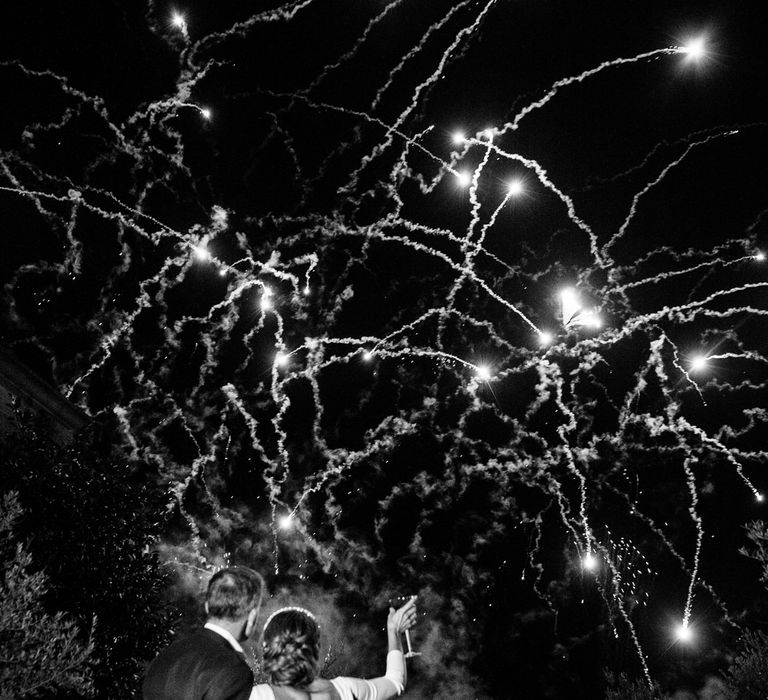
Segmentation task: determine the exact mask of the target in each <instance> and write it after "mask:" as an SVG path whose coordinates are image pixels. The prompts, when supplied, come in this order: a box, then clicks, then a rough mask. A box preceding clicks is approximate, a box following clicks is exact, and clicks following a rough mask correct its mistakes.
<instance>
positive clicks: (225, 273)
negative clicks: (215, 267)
mask: <svg viewBox="0 0 768 700" xmlns="http://www.w3.org/2000/svg"><path fill="white" fill-rule="evenodd" d="M226 276H227V271H226V270H219V277H226Z"/></svg>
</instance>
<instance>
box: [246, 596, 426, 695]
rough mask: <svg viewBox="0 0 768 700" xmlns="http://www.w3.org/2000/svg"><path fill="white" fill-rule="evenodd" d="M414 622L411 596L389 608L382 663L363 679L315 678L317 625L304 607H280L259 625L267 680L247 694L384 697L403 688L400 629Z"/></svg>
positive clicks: (404, 674)
mask: <svg viewBox="0 0 768 700" xmlns="http://www.w3.org/2000/svg"><path fill="white" fill-rule="evenodd" d="M415 622H416V599H415V597H413V598H411V599H410V600H409V601H408V602H407V603H406V604H405V605H403V607H401V608H398V609H397V610H395V609H394V608H390V609H389V617H388V618H387V639H388V641H389V651H388V653H387V669H386V672H385V673H384V675H383V676H380V677H379V678H372V679H370V680H365V679H362V678H347V677H338V678H333V679H331V680H326V679H324V678H319V677H318V675H317V673H318V665H319V660H320V628H319V626H318V624H317V620H316V619H315V616H314V615H313V614H312V613H311V612H309V610H304V608H293V607H291V608H281V609H280V610H278V611H277V612H274V613H272V615H270V617H269V619H268V620H267V623H266V624H265V625H264V634H263V637H262V644H263V651H264V671H265V672H266V674H267V677H268V678H269V683H262V684H260V685H257V686H256V687H254V689H253V691H252V692H251V697H250V700H387V699H388V698H393V697H395V696H397V695H400V693H402V692H403V690H404V689H405V681H406V671H405V658H404V657H403V647H402V642H401V639H400V638H401V635H402V634H403V632H405V631H406V630H408V629H410V628H411V627H413V625H414V624H415Z"/></svg>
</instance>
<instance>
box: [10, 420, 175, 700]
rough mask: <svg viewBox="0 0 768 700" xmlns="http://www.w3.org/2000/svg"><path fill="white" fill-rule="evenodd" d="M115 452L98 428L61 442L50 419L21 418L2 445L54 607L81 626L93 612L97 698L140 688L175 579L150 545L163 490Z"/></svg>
mask: <svg viewBox="0 0 768 700" xmlns="http://www.w3.org/2000/svg"><path fill="white" fill-rule="evenodd" d="M118 457H119V456H118V455H115V454H111V448H110V445H109V442H108V440H107V439H106V434H103V435H102V434H100V431H99V428H98V427H96V426H92V427H90V428H89V429H88V430H87V431H86V432H84V433H83V434H80V435H78V436H76V437H75V439H74V440H73V442H72V443H71V444H70V445H68V446H65V447H60V446H58V445H56V444H54V443H53V442H52V441H51V440H50V439H49V437H48V435H47V432H46V430H45V427H44V426H42V425H39V424H35V423H33V422H31V421H29V420H27V419H24V418H22V417H20V416H17V425H16V426H15V430H14V431H13V432H12V433H11V434H10V435H8V436H7V437H6V438H5V439H4V440H3V443H2V445H0V489H2V490H3V491H9V490H11V489H13V490H16V491H18V493H19V499H20V502H21V505H22V507H23V509H24V513H25V515H24V518H23V519H22V520H21V521H20V522H19V535H20V536H21V537H24V538H25V539H27V540H28V541H29V542H30V545H29V548H30V554H31V557H32V560H33V561H34V562H35V565H36V567H38V568H42V569H44V570H45V571H46V573H47V575H48V577H49V582H50V587H49V591H48V593H47V595H46V607H47V609H48V610H50V611H60V612H62V613H65V614H67V615H68V616H69V617H71V618H72V619H74V620H75V621H77V623H79V626H80V628H81V629H88V628H90V626H91V621H92V619H93V618H94V617H95V618H96V621H97V622H96V625H95V628H94V630H93V653H92V655H91V661H92V674H93V685H94V688H95V690H96V693H97V695H98V696H99V697H121V698H125V697H132V696H134V695H135V693H136V692H137V689H138V688H140V686H141V676H142V673H143V669H144V664H145V662H146V661H147V660H150V659H152V658H153V656H154V655H155V654H156V653H157V651H158V650H159V649H160V648H161V647H162V646H164V645H165V644H166V643H167V641H168V639H169V635H170V632H171V629H172V626H173V624H172V623H173V618H174V613H173V611H172V610H171V609H170V608H169V606H168V605H167V604H166V603H165V602H164V598H163V595H164V591H165V590H166V589H167V586H168V577H167V574H166V573H165V571H164V570H163V569H162V567H161V565H160V563H159V561H158V557H157V555H156V553H155V552H154V550H153V547H152V544H153V541H154V539H155V538H156V537H157V535H158V533H159V531H160V527H161V519H162V513H163V504H162V502H161V500H160V498H161V496H162V494H159V493H158V492H157V491H158V489H157V488H156V487H154V488H153V487H150V486H149V485H147V484H145V483H143V481H144V480H143V479H142V478H141V477H140V476H139V474H138V472H137V468H136V465H134V466H131V465H129V464H126V462H125V460H124V459H123V460H121V461H118ZM86 690H87V687H86V686H85V685H84V686H83V688H82V689H81V695H82V694H85V692H86ZM57 697H63V696H61V695H58V696H57ZM75 697H77V695H76V696H75Z"/></svg>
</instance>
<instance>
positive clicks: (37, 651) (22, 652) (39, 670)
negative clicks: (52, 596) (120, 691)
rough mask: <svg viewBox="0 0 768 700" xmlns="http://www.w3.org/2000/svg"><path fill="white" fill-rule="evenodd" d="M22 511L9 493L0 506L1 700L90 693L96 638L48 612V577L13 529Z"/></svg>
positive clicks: (57, 615)
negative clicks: (35, 565)
mask: <svg viewBox="0 0 768 700" xmlns="http://www.w3.org/2000/svg"><path fill="white" fill-rule="evenodd" d="M21 514H22V510H21V506H20V505H19V501H18V495H17V494H16V493H14V492H10V493H7V494H5V495H4V496H3V499H2V508H0V562H2V569H3V572H4V574H3V578H2V580H0V600H2V605H0V700H15V699H18V698H32V697H39V696H40V695H41V694H42V693H45V692H59V691H62V690H69V689H75V690H77V692H78V693H80V694H81V695H89V694H91V691H92V689H93V682H92V679H91V668H90V667H91V661H92V654H93V642H92V639H91V640H86V641H83V640H82V638H81V636H82V635H81V634H80V630H79V629H78V625H77V624H76V623H75V621H74V620H73V619H72V618H71V617H70V616H68V615H65V614H63V613H61V612H57V613H55V614H53V615H50V614H48V612H46V609H45V605H44V599H45V596H46V593H47V591H48V577H47V576H46V574H45V573H44V572H43V571H34V570H33V566H32V556H31V555H30V553H29V552H28V551H27V548H26V547H25V546H24V544H23V543H22V542H20V541H18V539H17V538H16V534H15V532H14V526H15V524H16V523H17V521H18V520H19V519H20V517H21Z"/></svg>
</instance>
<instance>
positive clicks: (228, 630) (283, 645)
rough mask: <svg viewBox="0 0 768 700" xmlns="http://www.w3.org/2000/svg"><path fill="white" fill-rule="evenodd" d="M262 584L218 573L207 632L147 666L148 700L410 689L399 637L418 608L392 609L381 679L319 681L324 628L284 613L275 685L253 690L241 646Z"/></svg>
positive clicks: (274, 659)
mask: <svg viewBox="0 0 768 700" xmlns="http://www.w3.org/2000/svg"><path fill="white" fill-rule="evenodd" d="M262 594H263V587H262V579H261V576H259V574H257V573H256V572H255V571H253V570H252V569H248V568H245V567H240V566H233V567H229V568H227V569H221V570H220V571H217V572H216V573H215V574H214V575H213V576H212V577H211V580H210V582H209V584H208V591H207V593H206V596H205V612H206V615H207V618H208V620H207V622H206V624H205V626H204V627H203V629H201V630H199V631H197V632H195V633H194V634H192V635H190V636H188V637H185V638H184V639H179V640H177V641H175V642H173V644H171V645H170V646H169V647H167V648H166V649H165V650H164V651H162V652H161V653H160V654H159V655H158V656H157V658H156V659H155V660H154V661H153V662H152V663H151V664H150V665H149V668H148V669H147V674H146V678H145V680H144V700H182V699H183V700H387V698H392V697H395V696H397V695H400V693H402V692H403V690H404V688H405V682H406V670H405V658H404V656H403V648H402V642H401V635H402V633H403V632H405V631H406V630H408V629H410V628H411V627H413V625H414V624H415V622H416V603H415V599H414V598H411V599H410V600H409V601H408V602H407V603H406V604H405V605H404V606H403V607H401V608H399V609H397V610H395V609H394V608H390V609H389V617H388V618H387V639H388V643H389V646H388V653H387V663H386V672H385V674H384V675H383V676H381V677H379V678H372V679H370V680H364V679H361V678H347V677H339V678H333V679H331V680H326V679H324V678H320V677H319V676H318V672H319V666H320V626H319V625H318V623H317V620H316V619H315V616H314V615H313V614H312V613H311V612H309V611H308V610H304V609H303V608H296V607H289V608H281V609H280V610H278V611H276V612H274V613H272V615H270V616H269V618H268V619H267V622H266V624H265V625H264V632H263V635H262V647H263V655H264V663H263V668H264V672H265V675H266V676H267V678H268V679H269V683H262V684H260V685H257V686H254V684H253V672H252V671H251V669H250V667H249V666H248V664H247V663H246V661H245V654H244V652H243V648H242V646H241V645H240V643H241V642H244V641H245V640H246V639H248V638H249V637H250V636H251V635H252V634H253V632H254V630H255V629H256V618H257V616H258V613H259V608H260V607H261V599H262Z"/></svg>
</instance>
